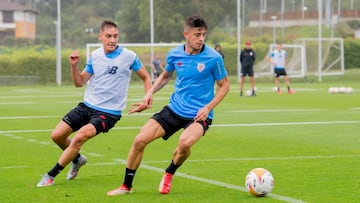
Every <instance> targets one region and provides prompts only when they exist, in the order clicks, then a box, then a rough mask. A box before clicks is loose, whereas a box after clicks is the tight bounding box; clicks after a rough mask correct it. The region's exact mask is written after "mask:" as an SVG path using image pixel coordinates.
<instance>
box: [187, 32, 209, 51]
mask: <svg viewBox="0 0 360 203" xmlns="http://www.w3.org/2000/svg"><path fill="white" fill-rule="evenodd" d="M184 36H185V39H186V45H187V48H188V49H189V50H187V51H189V52H191V53H198V52H200V51H201V49H202V46H203V45H204V42H205V38H206V29H205V28H189V29H187V30H186V31H184Z"/></svg>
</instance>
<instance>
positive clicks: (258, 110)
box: [227, 109, 325, 113]
mask: <svg viewBox="0 0 360 203" xmlns="http://www.w3.org/2000/svg"><path fill="white" fill-rule="evenodd" d="M308 111H310V112H313V111H325V109H256V110H237V111H227V112H230V113H273V112H286V113H287V112H308Z"/></svg>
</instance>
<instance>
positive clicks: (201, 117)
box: [194, 107, 210, 122]
mask: <svg viewBox="0 0 360 203" xmlns="http://www.w3.org/2000/svg"><path fill="white" fill-rule="evenodd" d="M209 113H210V109H208V108H207V107H204V108H202V109H200V110H199V111H198V112H197V114H196V116H195V118H194V121H195V122H197V121H205V120H206V119H207V118H208V116H209Z"/></svg>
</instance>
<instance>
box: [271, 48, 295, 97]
mask: <svg viewBox="0 0 360 203" xmlns="http://www.w3.org/2000/svg"><path fill="white" fill-rule="evenodd" d="M267 60H268V61H269V62H270V63H271V65H272V66H273V67H274V77H275V85H276V88H277V91H276V92H277V94H282V92H281V90H280V84H279V77H280V76H283V77H284V79H285V84H286V87H287V91H288V93H289V94H293V93H294V91H293V90H292V89H291V88H290V81H289V77H288V75H287V73H286V69H285V66H286V63H287V54H286V51H285V50H283V49H282V44H281V43H280V42H279V43H277V45H276V49H275V50H274V51H272V52H270V54H269V55H268V56H267Z"/></svg>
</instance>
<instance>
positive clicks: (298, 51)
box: [254, 44, 306, 77]
mask: <svg viewBox="0 0 360 203" xmlns="http://www.w3.org/2000/svg"><path fill="white" fill-rule="evenodd" d="M282 48H283V50H285V51H286V54H287V58H288V59H287V64H286V71H287V73H288V75H289V77H305V75H306V54H305V47H304V45H301V44H283V45H282ZM275 49H276V45H275V44H270V45H269V53H270V52H271V51H273V50H275ZM269 53H267V55H268V54H269ZM254 72H255V75H256V76H257V77H261V76H269V75H273V74H274V71H273V67H272V66H271V64H270V63H269V62H268V61H267V60H266V57H265V58H264V59H263V60H262V61H261V62H260V63H257V64H255V65H254Z"/></svg>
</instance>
